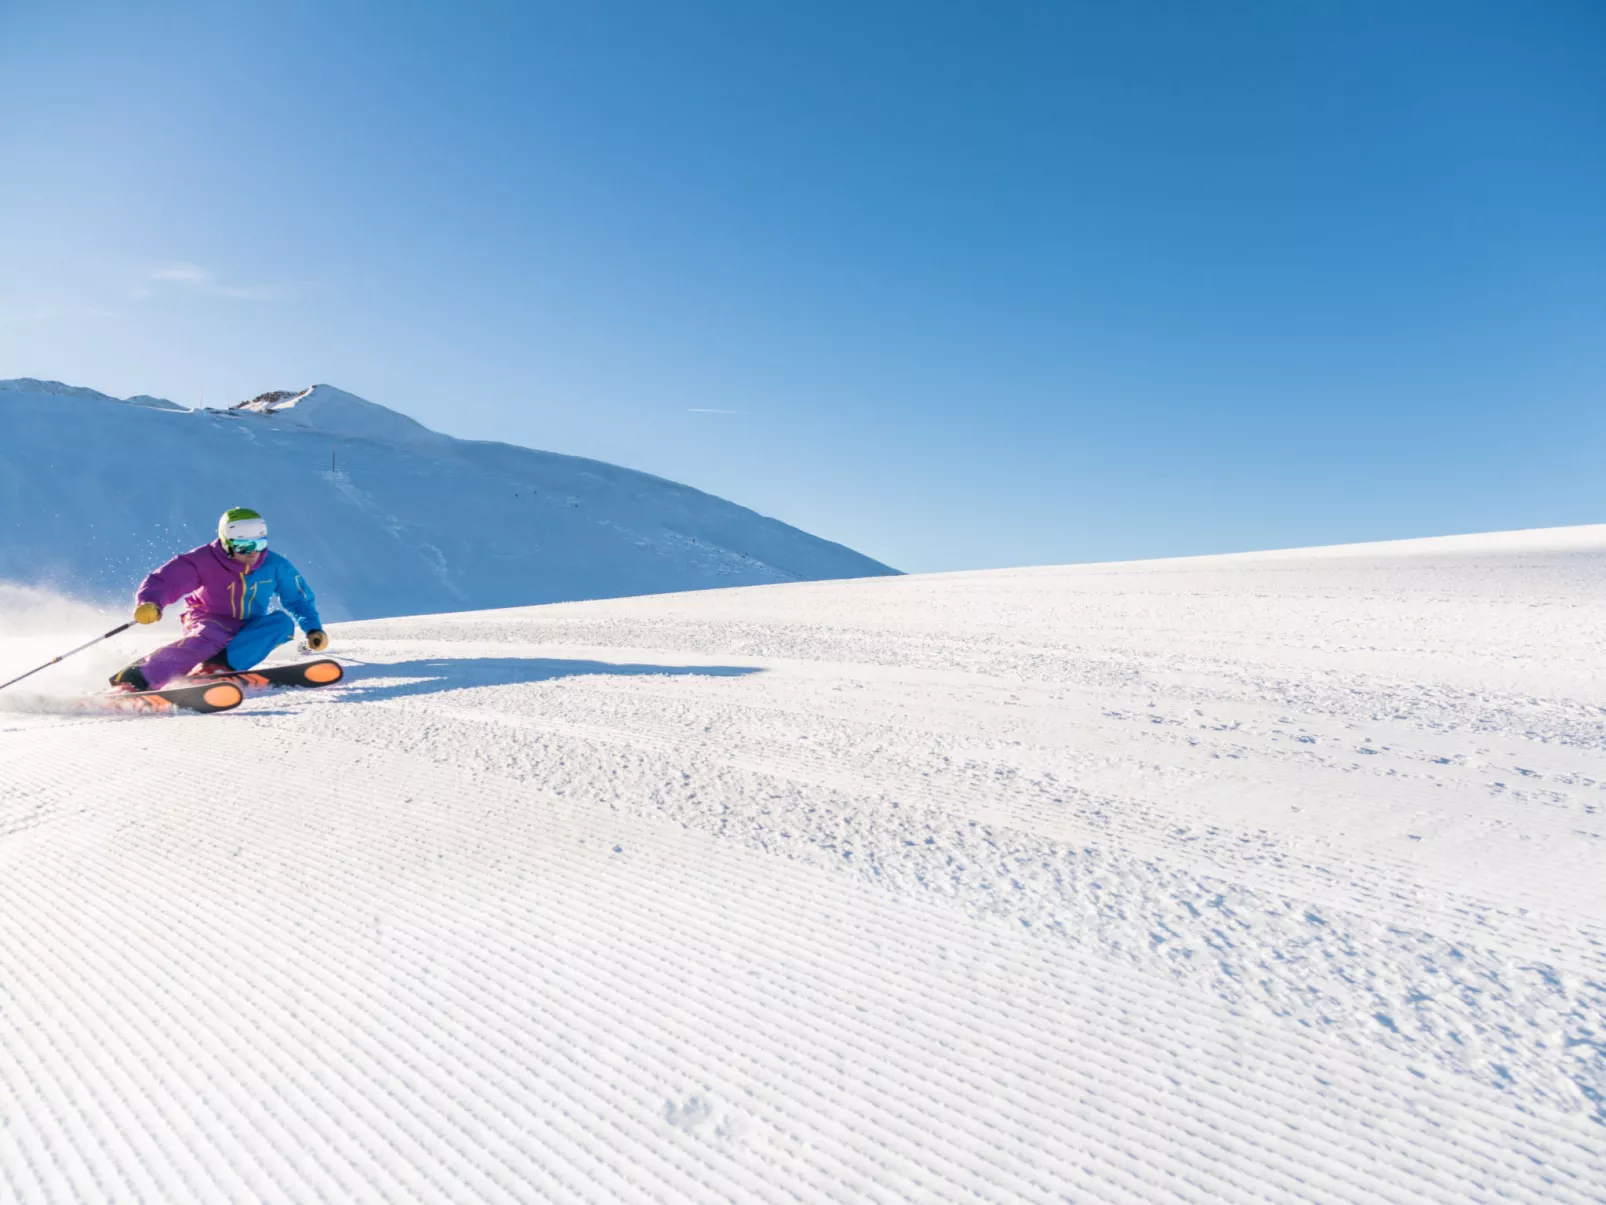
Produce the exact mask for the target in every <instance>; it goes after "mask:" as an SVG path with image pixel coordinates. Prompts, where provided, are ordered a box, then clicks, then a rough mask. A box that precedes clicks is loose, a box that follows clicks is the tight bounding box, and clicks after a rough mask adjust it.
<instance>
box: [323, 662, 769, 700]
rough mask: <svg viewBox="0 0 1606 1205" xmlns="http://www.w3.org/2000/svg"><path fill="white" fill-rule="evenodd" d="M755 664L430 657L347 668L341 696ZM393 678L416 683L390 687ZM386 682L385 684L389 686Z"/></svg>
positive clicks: (730, 671) (698, 673)
mask: <svg viewBox="0 0 1606 1205" xmlns="http://www.w3.org/2000/svg"><path fill="white" fill-rule="evenodd" d="M763 672H764V671H763V669H761V668H760V667H758V666H755V665H620V664H617V663H615V662H612V661H579V660H571V659H568V658H561V657H431V658H429V659H427V660H422V661H397V662H391V663H378V662H369V663H358V664H355V665H353V664H348V665H347V666H346V676H345V680H344V681H343V682H342V683H341V685H342V686H344V687H347V688H351V687H355V689H347V690H345V691H342V692H341V693H342V694H343V695H344V696H345V697H346V698H348V699H350V700H351V701H352V702H358V701H367V700H373V699H394V698H399V697H401V696H403V695H427V694H435V693H438V692H440V691H447V690H464V689H467V688H469V687H472V686H516V685H520V684H522V683H526V682H555V681H557V680H559V679H561V678H586V677H592V676H595V675H598V674H622V675H627V676H630V677H642V678H649V677H670V678H687V677H693V678H745V677H746V676H747V675H749V674H761V673H763ZM392 678H412V679H417V680H416V681H411V682H396V683H388V680H389V679H392ZM387 683H388V684H387Z"/></svg>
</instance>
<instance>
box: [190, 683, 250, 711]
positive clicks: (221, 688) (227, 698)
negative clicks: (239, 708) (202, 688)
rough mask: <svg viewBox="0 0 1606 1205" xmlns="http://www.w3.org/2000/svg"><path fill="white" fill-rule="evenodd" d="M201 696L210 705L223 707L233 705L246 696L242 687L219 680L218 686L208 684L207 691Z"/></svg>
mask: <svg viewBox="0 0 1606 1205" xmlns="http://www.w3.org/2000/svg"><path fill="white" fill-rule="evenodd" d="M201 698H202V699H204V700H205V701H206V705H207V706H208V707H218V708H223V707H233V706H234V705H235V704H236V703H238V702H240V701H241V700H242V699H243V698H245V696H244V695H242V694H241V693H240V688H239V687H238V686H236V685H234V684H233V683H232V682H219V683H218V684H217V685H216V686H208V687H207V688H206V693H205V694H204V695H202V696H201Z"/></svg>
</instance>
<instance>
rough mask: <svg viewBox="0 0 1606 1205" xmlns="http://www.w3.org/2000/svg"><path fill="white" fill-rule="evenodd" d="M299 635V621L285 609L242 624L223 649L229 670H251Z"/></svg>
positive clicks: (259, 616)
mask: <svg viewBox="0 0 1606 1205" xmlns="http://www.w3.org/2000/svg"><path fill="white" fill-rule="evenodd" d="M295 634H296V621H295V620H293V619H291V618H290V615H289V613H288V612H285V611H269V612H268V613H267V614H266V615H258V616H256V617H255V618H253V619H248V620H246V621H245V622H244V623H243V624H241V625H240V630H239V632H237V633H236V634H235V637H234V639H233V640H231V641H229V647H228V649H227V650H226V651H225V652H224V654H223V655H224V657H225V658H226V659H227V660H228V663H229V668H230V669H250V668H251V667H252V666H253V665H255V664H257V662H259V661H261V660H262V659H263V658H264V657H266V656H267V655H268V654H269V653H271V652H272V651H273V650H274V649H276V648H278V647H279V646H280V645H281V644H285V643H286V642H288V641H289V640H290V639H291V637H293V636H294V635H295Z"/></svg>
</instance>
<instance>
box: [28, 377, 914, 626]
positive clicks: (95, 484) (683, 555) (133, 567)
mask: <svg viewBox="0 0 1606 1205" xmlns="http://www.w3.org/2000/svg"><path fill="white" fill-rule="evenodd" d="M231 506H251V507H254V508H256V509H257V510H260V511H261V512H262V513H263V514H264V515H266V516H267V519H268V524H269V527H270V529H271V531H272V534H273V539H274V542H275V546H276V547H278V548H279V549H280V550H281V551H282V552H284V553H285V555H287V556H289V557H290V558H291V559H292V560H293V561H294V562H295V564H296V566H297V568H299V569H300V570H301V571H302V573H303V574H305V575H306V578H307V580H308V581H309V582H311V583H312V585H313V588H314V589H315V590H316V591H317V592H318V599H319V605H320V607H321V609H322V613H323V617H324V618H325V619H326V620H340V619H371V618H375V617H377V616H384V615H407V614H418V613H421V612H429V611H457V610H467V609H474V608H479V607H504V606H513V605H523V604H528V603H544V602H558V601H568V600H572V599H581V598H612V597H617V596H621V595H634V594H660V593H666V592H668V591H671V590H703V589H708V588H709V587H713V586H744V585H759V584H766V583H771V582H787V581H799V580H804V581H807V580H815V579H820V578H838V577H864V576H868V575H875V574H885V573H892V572H894V571H893V570H891V569H889V568H888V567H887V566H885V565H883V564H880V563H879V562H877V561H873V560H871V559H870V558H869V557H866V556H861V555H860V554H859V553H857V552H854V551H852V550H851V549H848V548H844V547H843V546H842V545H840V544H834V543H832V542H830V541H828V540H822V539H819V538H818V537H816V536H812V535H809V534H808V533H807V532H803V531H799V530H798V529H797V528H795V527H790V526H788V525H787V524H785V523H781V522H779V521H778V520H775V519H768V518H765V517H764V516H762V515H759V514H756V513H754V512H753V511H751V510H748V509H747V508H745V507H742V506H737V505H735V504H734V503H731V502H727V501H725V500H724V499H723V498H716V497H714V496H713V495H711V494H705V493H702V492H701V491H699V490H695V489H691V488H690V487H688V486H684V485H678V484H676V483H675V482H672V481H665V480H664V479H662V478H660V477H652V476H649V475H648V474H646V473H637V472H633V471H632V470H630V469H623V468H619V467H617V466H615V465H610V464H603V463H601V462H600V461H595V460H584V459H582V458H580V457H577V456H560V455H556V454H554V453H551V452H537V451H533V450H531V449H529V448H520V447H514V446H513V445H511V444H502V443H484V442H479V441H474V440H462V439H453V438H451V437H450V436H446V435H441V434H439V433H437V432H434V431H431V430H429V429H428V428H426V427H423V426H420V425H419V424H418V423H416V422H414V421H413V420H412V419H410V418H408V417H406V416H405V415H402V414H398V413H396V412H395V411H394V410H387V409H386V408H385V407H383V406H378V405H375V404H374V403H373V402H369V401H365V400H364V399H362V398H360V397H356V396H354V395H352V394H349V393H346V392H344V391H343V390H340V389H335V388H332V387H331V386H328V385H317V386H314V387H313V388H311V389H307V390H302V391H300V392H298V393H280V394H267V395H264V396H263V397H262V398H260V399H257V400H255V401H253V402H250V403H245V404H244V405H242V406H240V407H235V408H231V409H229V410H226V411H218V410H197V411H188V410H181V409H179V408H178V407H176V406H174V405H173V404H172V403H171V402H163V401H160V400H159V399H156V398H145V397H141V398H129V399H127V400H124V401H119V400H118V399H116V398H112V397H107V396H106V395H105V394H101V393H96V392H95V391H94V390H92V389H82V388H77V387H74V386H70V385H62V384H59V383H58V382H54V381H36V380H32V379H23V380H15V381H0V581H4V582H12V583H21V584H26V585H33V586H53V587H55V588H57V589H59V590H62V591H64V592H67V593H70V594H72V595H75V596H78V597H90V598H96V599H101V600H106V601H110V600H113V599H116V600H123V599H127V598H130V597H132V595H133V592H134V588H135V587H136V586H137V585H138V584H139V581H140V579H141V578H142V577H143V576H144V575H145V574H146V573H148V572H149V571H150V570H152V569H154V568H156V566H158V565H160V564H161V563H162V562H163V561H165V560H167V558H168V557H170V556H172V555H173V554H174V553H176V552H181V551H183V550H184V549H187V548H193V547H194V546H195V545H197V544H200V543H204V542H205V541H207V540H209V539H212V538H213V537H214V536H215V535H216V523H217V516H218V515H220V514H222V513H223V511H224V510H226V509H228V508H229V507H231Z"/></svg>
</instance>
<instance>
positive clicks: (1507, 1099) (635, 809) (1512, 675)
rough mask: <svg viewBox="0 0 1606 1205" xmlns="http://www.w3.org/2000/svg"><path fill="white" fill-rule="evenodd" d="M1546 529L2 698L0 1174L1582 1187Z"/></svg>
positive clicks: (1587, 1139) (135, 1182) (1262, 1191)
mask: <svg viewBox="0 0 1606 1205" xmlns="http://www.w3.org/2000/svg"><path fill="white" fill-rule="evenodd" d="M1563 534H1565V535H1566V538H1562V537H1561V536H1558V535H1557V534H1556V533H1533V534H1532V535H1531V536H1529V537H1527V538H1518V537H1504V538H1503V539H1502V538H1497V537H1487V538H1486V539H1485V541H1484V542H1483V543H1482V544H1479V543H1477V542H1472V543H1471V545H1470V546H1469V545H1468V543H1467V541H1460V542H1459V543H1455V542H1444V543H1443V544H1438V545H1435V544H1431V543H1430V544H1425V545H1420V546H1416V547H1414V548H1411V547H1407V548H1405V549H1403V550H1399V549H1385V548H1379V549H1376V550H1373V551H1370V552H1368V551H1366V550H1353V551H1349V552H1346V553H1342V554H1331V553H1328V554H1321V553H1313V554H1264V555H1260V556H1249V557H1236V558H1211V559H1198V560H1190V561H1173V562H1155V563H1150V564H1143V565H1113V566H1087V567H1079V568H1065V569H1040V570H1022V571H1008V572H995V573H976V574H955V575H944V576H939V577H927V578H895V579H876V580H869V581H861V582H851V583H848V582H844V583H808V584H797V585H783V586H775V587H758V588H754V589H747V590H739V591H720V592H711V593H705V594H699V595H677V596H667V597H658V598H645V599H625V600H614V601H611V602H603V603H571V604H563V605H560V606H552V607H544V608H532V609H526V610H514V611H498V612H476V613H465V614H461V615H451V616H430V617H420V618H412V619H395V620H385V621H377V622H371V623H364V624H349V625H342V626H338V627H337V628H336V629H335V631H334V637H335V642H336V643H335V646H334V649H333V651H335V652H337V653H339V654H340V655H341V656H343V657H344V658H345V659H347V662H348V675H349V676H348V678H347V680H346V681H345V682H343V683H342V684H341V685H339V686H338V687H335V688H331V689H329V690H326V691H322V692H275V693H271V694H263V695H256V696H253V697H251V698H250V699H248V701H247V702H246V704H245V705H244V706H243V707H242V708H241V709H240V710H239V711H237V712H234V713H230V714H228V715H225V716H217V717H174V718H132V719H131V718H126V717H99V716H87V717H86V716H73V717H65V716H61V715H50V714H39V713H34V712H27V711H18V712H6V713H0V916H3V917H4V920H5V923H4V924H3V925H0V1199H3V1200H6V1201H13V1200H14V1201H18V1202H30V1203H31V1202H78V1201H118V1202H122V1201H130V1202H134V1201H148V1202H176V1201H213V1200H217V1201H236V1200H238V1201H284V1202H301V1201H314V1200H336V1201H390V1202H410V1201H475V1202H478V1201H536V1200H564V1201H568V1200H573V1201H610V1202H611V1201H632V1202H635V1201H640V1202H648V1201H698V1202H700V1201H765V1202H769V1201H774V1202H795V1201H805V1202H816V1201H843V1202H847V1201H853V1202H859V1201H874V1202H883V1201H884V1202H892V1201H996V1202H1025V1201H1031V1202H1037V1201H1043V1202H1049V1201H1055V1202H1060V1201H1078V1202H1081V1201H1107V1202H1127V1201H1196V1202H1218V1201H1230V1202H1240V1201H1241V1202H1249V1201H1257V1202H1264V1201H1273V1202H1281V1201H1308V1202H1341V1201H1343V1202H1418V1201H1421V1202H1427V1201H1435V1202H1438V1201H1497V1200H1498V1201H1530V1202H1583V1201H1602V1200H1606V873H1603V871H1606V819H1603V817H1602V811H1601V809H1602V803H1603V795H1606V690H1603V689H1602V687H1601V683H1600V679H1599V667H1600V666H1601V665H1602V664H1603V661H1602V654H1603V653H1606V594H1603V592H1602V586H1603V585H1606V530H1602V529H1591V530H1590V531H1589V532H1586V533H1585V535H1586V536H1587V537H1588V538H1581V537H1580V536H1579V534H1578V533H1577V532H1572V533H1563ZM168 784H178V785H176V786H170V785H168Z"/></svg>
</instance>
